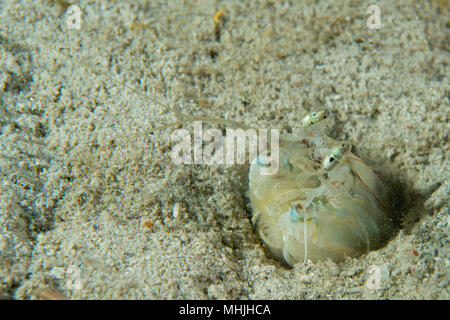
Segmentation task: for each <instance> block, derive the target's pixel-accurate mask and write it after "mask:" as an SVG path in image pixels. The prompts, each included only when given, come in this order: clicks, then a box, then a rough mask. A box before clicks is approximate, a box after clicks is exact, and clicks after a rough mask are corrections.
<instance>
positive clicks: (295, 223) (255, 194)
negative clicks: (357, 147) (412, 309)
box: [249, 112, 394, 265]
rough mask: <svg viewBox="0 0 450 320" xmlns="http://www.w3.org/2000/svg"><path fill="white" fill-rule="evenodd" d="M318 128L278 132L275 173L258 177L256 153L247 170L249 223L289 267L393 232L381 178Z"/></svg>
mask: <svg viewBox="0 0 450 320" xmlns="http://www.w3.org/2000/svg"><path fill="white" fill-rule="evenodd" d="M317 113H318V112H317ZM325 115H326V116H328V114H327V113H326V112H323V114H322V116H320V117H321V118H322V120H323V119H325V117H324V116H325ZM304 119H307V120H308V121H309V123H311V122H314V121H315V120H311V119H317V117H314V114H313V113H311V114H309V115H307V116H306V117H305V118H304ZM304 119H303V120H304ZM308 121H306V120H305V123H306V122H308ZM314 123H318V122H317V121H316V122H314ZM317 128H319V129H320V130H319V131H314V133H313V134H311V132H307V131H306V130H304V131H302V133H301V134H300V136H298V137H295V138H293V137H291V136H289V138H288V137H285V138H284V139H283V137H280V143H279V149H280V150H279V151H280V152H279V154H280V157H281V160H280V161H279V163H280V170H279V172H278V173H277V174H275V175H262V174H261V170H262V168H263V164H262V163H259V162H258V161H256V159H255V161H254V162H252V165H251V167H250V172H249V198H250V200H251V204H252V208H253V217H252V222H253V223H254V224H255V225H256V228H257V230H258V232H259V235H260V237H261V239H262V241H263V242H264V243H265V245H266V246H267V247H268V248H269V249H270V251H271V252H272V253H273V254H275V255H276V256H278V257H280V258H283V259H284V260H285V261H286V262H287V263H288V264H290V265H293V264H295V263H297V262H301V261H306V260H307V259H310V260H312V261H318V260H325V259H328V258H331V259H333V260H336V261H338V260H341V259H343V258H344V257H345V256H352V257H355V256H358V255H361V254H363V253H366V252H368V251H370V250H374V249H377V248H379V247H380V246H381V245H382V244H383V243H384V242H385V241H386V240H387V239H388V238H389V237H390V236H391V235H392V233H393V230H394V228H393V225H392V223H391V219H390V218H389V214H388V213H389V210H388V208H389V205H388V204H389V197H388V193H387V192H386V188H385V187H384V185H383V184H382V182H381V180H380V179H379V178H378V176H377V175H376V174H375V173H374V171H373V170H372V169H371V168H370V167H369V166H367V165H366V164H365V163H364V162H363V161H362V160H361V159H359V158H358V157H357V156H356V155H354V154H352V153H351V151H350V145H349V144H347V143H344V142H338V141H335V140H333V139H332V138H329V137H327V136H326V135H325V134H324V133H323V129H322V127H320V126H319V127H317ZM318 140H320V141H321V143H320V144H319V143H317V141H318ZM318 162H319V163H320V165H317V164H318ZM324 171H325V173H324Z"/></svg>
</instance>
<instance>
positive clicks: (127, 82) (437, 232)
mask: <svg viewBox="0 0 450 320" xmlns="http://www.w3.org/2000/svg"><path fill="white" fill-rule="evenodd" d="M372 4H373V3H372V2H370V1H320V0H319V1H273V0H272V1H271V0H265V1H246V2H243V1H238V0H236V1H207V0H198V1H143V0H142V1H93V0H91V1H80V2H78V3H77V5H78V6H79V8H80V9H81V26H80V29H72V30H69V29H68V26H67V23H66V18H67V17H66V10H67V5H66V4H65V2H63V1H49V0H47V1H33V3H32V4H30V3H29V1H25V0H18V1H12V0H9V1H8V0H6V1H2V2H1V3H0V26H1V27H0V71H1V72H0V152H1V154H0V155H1V157H0V177H1V197H0V229H1V233H0V294H1V295H2V296H3V297H4V298H15V299H35V298H39V297H40V296H39V292H41V294H42V289H46V288H47V289H48V288H53V289H55V290H58V291H59V292H61V293H62V294H63V295H64V296H66V297H67V298H70V299H449V289H448V282H449V275H448V268H449V264H450V260H449V245H448V233H449V217H448V204H449V196H448V191H449V186H448V182H449V178H448V175H449V169H448V168H449V166H448V163H447V156H448V149H449V142H448V133H449V125H448V118H449V110H450V109H449V79H448V75H449V58H450V56H449V49H450V47H449V45H450V40H449V39H450V34H449V13H448V9H449V8H448V5H447V4H446V2H445V1H412V0H411V1H402V2H397V1H377V2H376V4H377V5H378V6H379V8H380V18H381V28H380V29H369V28H368V27H367V24H366V21H367V19H368V18H369V16H370V13H367V12H366V10H367V8H368V7H369V6H370V5H372ZM221 9H223V10H222V11H221ZM132 88H137V89H138V90H139V91H136V90H133V89H132ZM324 107H326V108H329V109H330V110H331V111H332V113H333V117H332V120H331V121H330V128H329V134H330V135H331V136H333V137H334V138H337V139H342V140H343V139H345V140H348V141H350V142H351V143H352V144H353V150H354V152H355V153H356V154H358V155H359V156H360V157H361V158H362V159H364V160H365V161H367V162H368V163H370V164H371V165H372V166H373V167H374V168H375V170H376V171H377V172H379V173H380V175H381V176H383V177H384V178H385V179H386V181H388V185H389V186H390V188H391V190H392V193H393V194H394V196H395V198H396V199H397V200H398V202H399V206H398V213H397V217H398V221H397V224H398V227H399V229H398V231H397V233H396V234H395V235H394V236H393V237H392V239H391V240H390V241H389V242H388V243H387V244H386V246H385V247H383V248H381V249H379V250H377V251H373V252H369V253H367V254H365V255H363V256H361V257H359V258H347V259H346V260H345V261H343V262H340V263H335V262H332V261H330V260H329V261H324V262H318V263H312V262H308V263H306V264H302V263H300V264H297V265H295V266H294V267H293V268H288V267H286V266H285V265H283V264H282V263H280V262H279V261H277V260H275V259H273V258H271V257H270V255H268V254H267V252H266V251H265V249H264V246H263V244H262V243H261V241H260V239H259V238H258V236H257V234H256V233H255V231H254V229H253V227H252V225H251V214H252V213H251V210H250V209H249V200H248V197H247V191H248V177H247V175H248V168H249V166H248V165H234V166H231V165H228V166H227V165H214V166H206V165H191V166H189V165H185V166H178V165H174V164H173V163H172V162H171V158H170V151H171V148H172V146H173V143H171V141H170V133H171V132H172V130H173V129H174V127H168V128H165V129H162V130H160V131H157V132H154V133H153V134H146V135H145V134H142V133H145V132H148V129H149V128H155V127H158V126H162V125H165V124H167V123H170V122H173V121H176V120H177V119H179V115H180V114H183V115H196V116H207V117H217V118H225V119H231V120H235V121H239V122H242V123H246V124H249V125H252V126H255V127H260V128H280V129H284V130H288V131H290V130H292V132H294V133H295V130H296V129H297V128H298V123H299V119H300V118H301V116H302V115H304V114H305V113H307V112H308V111H310V110H316V109H319V108H324ZM214 126H217V124H212V125H211V127H214ZM184 127H185V128H188V129H192V125H191V124H190V123H186V124H185V125H184ZM219 127H220V128H223V126H219ZM374 268H375V269H374ZM373 270H378V271H379V272H380V275H381V283H380V286H379V288H378V289H375V288H373V287H371V286H370V285H367V284H368V281H369V279H370V277H371V275H372V274H373ZM77 274H79V278H77V277H76V275H77ZM75 278H77V279H75ZM74 279H75V280H74ZM78 280H79V281H78ZM71 284H72V285H73V286H72V287H71ZM77 285H79V288H77ZM39 289H40V290H41V291H39Z"/></svg>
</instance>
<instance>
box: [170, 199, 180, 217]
mask: <svg viewBox="0 0 450 320" xmlns="http://www.w3.org/2000/svg"><path fill="white" fill-rule="evenodd" d="M172 217H173V218H174V219H175V220H180V219H181V218H182V210H181V204H180V203H179V202H175V204H174V205H173V209H172Z"/></svg>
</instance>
